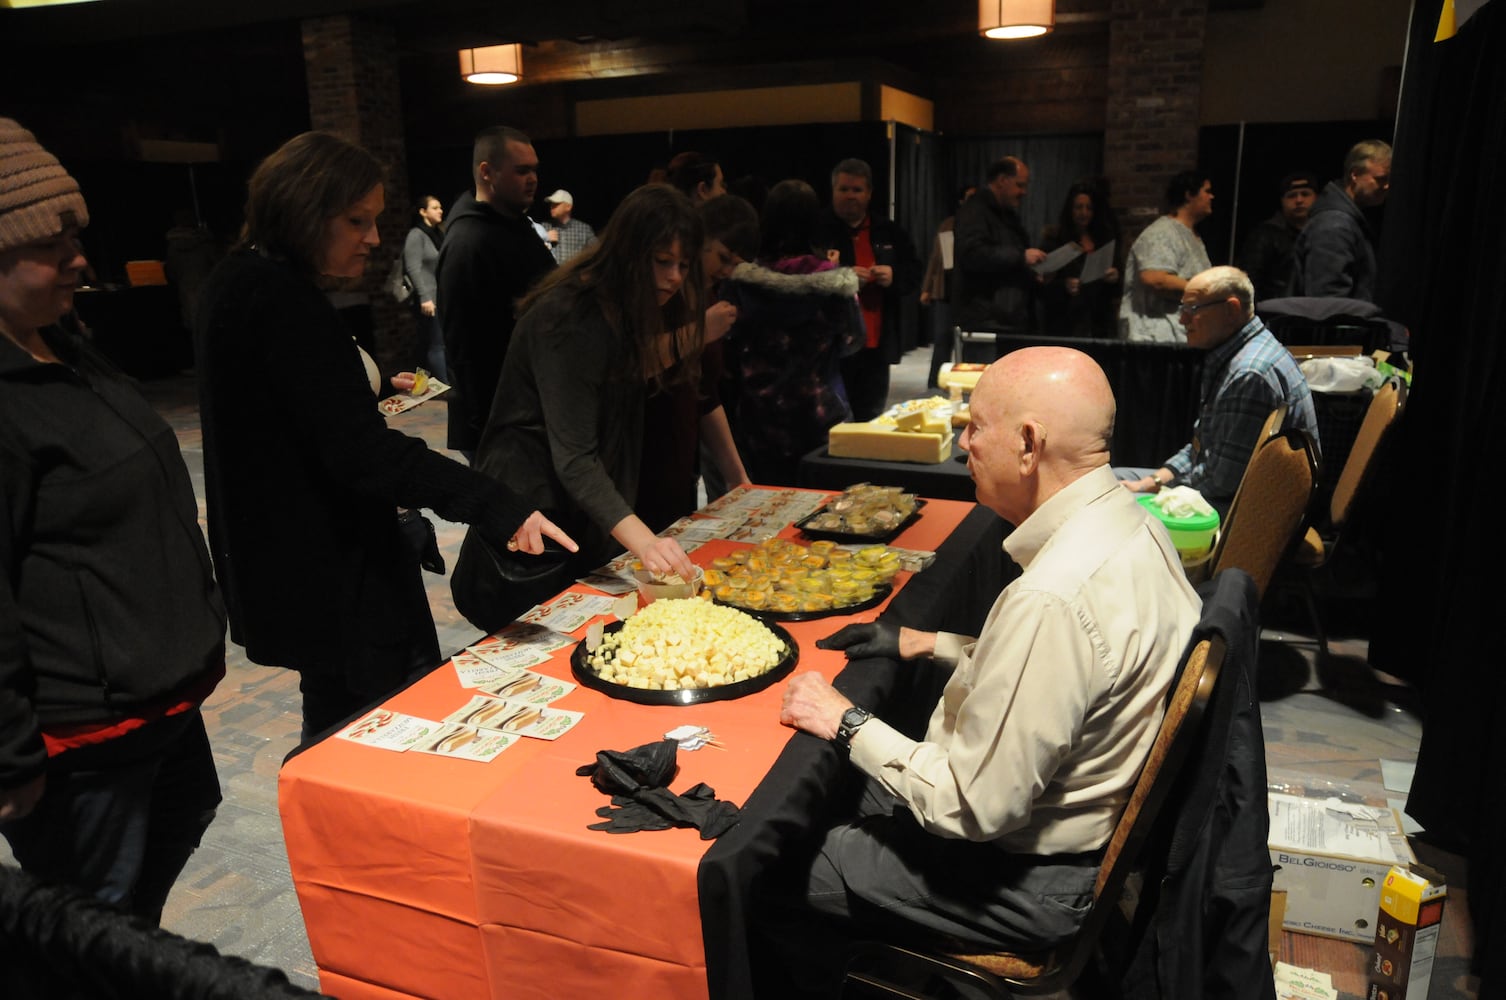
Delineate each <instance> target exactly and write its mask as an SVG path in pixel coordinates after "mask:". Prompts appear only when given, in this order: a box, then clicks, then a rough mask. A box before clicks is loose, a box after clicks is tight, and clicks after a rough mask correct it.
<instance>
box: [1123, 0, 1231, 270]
mask: <svg viewBox="0 0 1506 1000" xmlns="http://www.w3.org/2000/svg"><path fill="white" fill-rule="evenodd" d="M1110 11H1111V17H1112V20H1111V22H1110V25H1109V78H1108V107H1107V115H1106V121H1105V123H1104V136H1103V166H1104V173H1105V174H1106V176H1107V177H1108V178H1109V181H1110V183H1111V184H1112V186H1113V199H1114V200H1113V203H1114V206H1115V208H1116V209H1117V210H1118V212H1119V217H1120V223H1121V224H1122V226H1123V228H1124V239H1126V240H1133V239H1134V238H1135V237H1136V236H1138V235H1139V233H1140V230H1142V229H1144V228H1145V227H1146V226H1147V225H1149V224H1150V223H1151V222H1152V221H1154V220H1155V217H1156V215H1157V214H1158V213H1159V211H1160V204H1161V196H1162V195H1163V194H1164V193H1165V190H1166V182H1167V181H1169V180H1170V179H1171V177H1172V175H1173V174H1175V173H1177V172H1178V171H1181V170H1190V169H1192V168H1193V167H1194V166H1195V165H1196V163H1197V141H1198V111H1199V106H1200V104H1201V101H1202V83H1201V81H1202V74H1203V37H1204V34H1205V31H1206V27H1207V18H1208V4H1207V0H1112V3H1111V7H1110Z"/></svg>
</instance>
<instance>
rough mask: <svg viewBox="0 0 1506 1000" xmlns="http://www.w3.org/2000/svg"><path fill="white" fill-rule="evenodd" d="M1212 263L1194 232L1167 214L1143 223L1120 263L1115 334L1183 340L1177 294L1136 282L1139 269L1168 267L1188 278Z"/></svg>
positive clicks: (1130, 337) (1126, 338)
mask: <svg viewBox="0 0 1506 1000" xmlns="http://www.w3.org/2000/svg"><path fill="white" fill-rule="evenodd" d="M1212 266H1213V265H1212V264H1210V263H1209V262H1208V249H1207V248H1206V247H1205V246H1203V241H1202V239H1201V238H1200V237H1199V236H1198V234H1197V233H1195V232H1193V231H1192V230H1191V229H1189V228H1187V227H1186V226H1184V225H1182V224H1181V223H1180V222H1178V221H1177V220H1176V219H1174V218H1172V217H1171V216H1169V215H1163V216H1161V217H1160V218H1159V219H1157V220H1156V221H1155V222H1152V223H1151V224H1150V225H1148V226H1146V227H1145V232H1143V233H1141V234H1140V237H1139V238H1138V239H1136V240H1135V242H1134V243H1133V244H1132V245H1131V246H1130V252H1129V259H1128V260H1126V261H1125V263H1124V272H1125V281H1124V293H1123V295H1122V296H1121V298H1120V300H1119V336H1120V337H1121V338H1123V339H1125V340H1138V341H1161V342H1163V343H1174V344H1185V343H1187V331H1186V330H1183V329H1182V324H1181V323H1180V322H1178V320H1177V310H1178V309H1180V308H1181V303H1180V301H1179V299H1178V298H1167V297H1166V296H1165V295H1162V294H1161V293H1159V292H1156V291H1154V290H1152V289H1150V288H1148V287H1147V286H1145V285H1143V284H1141V282H1140V272H1141V271H1168V272H1170V273H1172V274H1175V275H1176V276H1177V277H1179V278H1192V277H1195V276H1196V275H1198V274H1200V273H1201V272H1203V271H1206V270H1208V268H1210V267H1212Z"/></svg>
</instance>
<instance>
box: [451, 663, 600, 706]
mask: <svg viewBox="0 0 1506 1000" xmlns="http://www.w3.org/2000/svg"><path fill="white" fill-rule="evenodd" d="M472 686H473V687H475V688H476V690H478V691H481V692H482V693H484V694H488V695H491V696H492V697H493V698H506V699H508V700H509V701H521V702H526V703H528V704H530V705H547V704H549V703H550V702H554V701H559V700H560V699H561V698H563V697H564V696H565V695H567V694H569V693H570V692H571V691H574V690H575V685H574V684H572V683H571V682H569V681H562V680H556V679H555V678H553V677H548V676H546V675H544V674H536V673H534V672H533V671H531V670H515V671H513V672H512V673H510V674H507V675H506V676H503V677H499V678H498V679H496V680H494V681H489V682H488V683H486V684H475V685H472Z"/></svg>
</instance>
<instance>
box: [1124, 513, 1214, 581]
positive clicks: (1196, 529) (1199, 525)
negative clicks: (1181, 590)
mask: <svg viewBox="0 0 1506 1000" xmlns="http://www.w3.org/2000/svg"><path fill="white" fill-rule="evenodd" d="M1140 505H1141V506H1142V507H1144V508H1145V509H1146V510H1148V511H1150V512H1151V514H1152V515H1154V516H1155V517H1156V519H1157V520H1159V521H1160V522H1161V523H1162V524H1164V525H1166V530H1167V531H1169V532H1171V544H1172V545H1174V546H1176V550H1177V555H1179V556H1181V557H1182V565H1183V566H1187V565H1190V564H1192V563H1195V562H1198V561H1199V560H1202V559H1206V558H1207V557H1208V554H1209V553H1210V552H1212V551H1213V539H1214V537H1215V536H1216V535H1217V534H1218V511H1214V512H1213V513H1211V514H1193V515H1190V516H1188V517H1172V516H1170V515H1169V514H1167V513H1166V512H1165V511H1163V510H1161V508H1160V507H1158V506H1156V498H1155V497H1154V496H1143V497H1141V498H1140Z"/></svg>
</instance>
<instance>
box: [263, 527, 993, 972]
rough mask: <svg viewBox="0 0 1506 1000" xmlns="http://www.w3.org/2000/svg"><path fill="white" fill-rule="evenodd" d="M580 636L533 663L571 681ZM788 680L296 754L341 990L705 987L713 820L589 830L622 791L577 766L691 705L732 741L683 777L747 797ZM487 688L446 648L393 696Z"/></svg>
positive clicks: (780, 736)
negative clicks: (501, 736)
mask: <svg viewBox="0 0 1506 1000" xmlns="http://www.w3.org/2000/svg"><path fill="white" fill-rule="evenodd" d="M972 507H973V505H972V504H968V503H961V502H958V501H949V500H933V501H931V502H930V503H929V504H928V505H927V506H926V508H925V512H924V514H923V516H922V517H921V518H920V519H919V520H918V521H916V522H915V523H914V524H913V525H911V526H910V528H908V529H907V530H906V531H905V532H904V533H903V534H901V535H900V536H899V537H898V538H896V539H895V540H894V542H893V543H892V544H894V545H896V546H899V547H902V548H911V549H932V550H934V549H935V548H936V547H937V546H938V545H939V544H940V543H941V542H942V541H943V540H944V539H945V538H946V536H947V535H948V534H950V533H951V531H952V530H953V529H954V528H955V527H956V526H957V525H958V524H959V523H960V522H961V520H962V518H963V517H964V516H965V515H966V514H967V512H968V511H969V510H971V509H972ZM786 533H788V534H793V531H790V530H787V532H786ZM736 547H739V546H738V545H737V544H736V543H731V542H722V541H715V542H709V543H707V544H706V545H704V546H702V547H701V548H700V549H698V550H696V551H695V552H694V553H692V558H693V559H694V560H695V561H697V562H699V563H703V564H704V563H709V561H710V560H711V559H712V558H714V557H715V556H717V555H720V554H723V553H724V552H726V551H728V550H730V549H732V548H736ZM907 579H908V574H901V576H900V577H899V578H898V585H897V586H896V591H897V590H899V589H900V587H902V586H903V584H904V583H905V582H906V581H907ZM578 589H582V590H585V589H586V588H583V587H579V588H578ZM891 600H892V597H891ZM882 610H883V607H882V606H881V607H878V608H873V609H870V610H868V611H865V612H861V613H859V614H856V615H852V616H849V617H836V618H828V619H821V620H818V621H814V622H800V623H791V624H786V625H785V628H787V629H788V630H789V632H790V634H791V635H792V636H793V637H794V638H795V640H796V642H797V643H798V644H799V646H800V663H799V666H798V667H797V669H799V670H819V671H821V672H822V673H823V674H825V675H826V676H827V677H828V678H831V677H834V676H835V675H836V673H837V672H838V671H839V670H840V669H841V668H842V666H843V664H844V662H845V661H844V659H843V657H842V655H841V654H840V653H834V652H827V651H823V650H818V649H816V648H815V646H814V641H815V640H816V639H818V638H820V637H821V636H823V635H826V634H828V633H830V632H832V631H834V630H835V629H836V628H838V627H840V625H842V624H843V623H845V622H847V621H853V620H858V621H867V620H871V619H872V618H874V617H876V616H877V615H878V614H879V613H880V612H881V611H882ZM583 635H584V629H582V630H581V631H580V632H578V633H576V636H575V637H576V638H580V637H581V636H583ZM569 653H570V649H569V648H567V649H563V650H560V651H558V652H557V653H556V654H555V655H554V658H553V659H552V660H551V661H550V662H549V663H547V664H544V665H542V666H539V667H535V668H533V669H535V670H537V671H539V672H542V673H548V674H552V675H554V676H557V677H561V678H566V679H570V678H571V673H570V663H569ZM783 688H784V685H783V684H781V683H776V684H774V685H772V686H770V687H769V688H766V689H765V690H763V691H761V692H758V693H756V694H753V695H749V696H746V697H743V698H739V699H737V700H735V701H723V702H712V703H709V704H705V705H697V706H689V707H678V706H646V705H637V704H633V703H630V702H626V701H619V700H616V699H613V698H610V697H608V696H607V695H605V694H602V693H600V692H597V691H593V690H591V689H589V688H586V687H583V686H582V687H578V688H577V689H576V690H575V691H573V692H571V693H570V694H569V695H568V696H566V697H565V698H564V699H562V700H561V701H560V702H559V703H557V704H558V707H560V708H568V709H573V710H576V711H581V712H584V713H585V718H584V719H583V720H582V721H581V723H580V724H579V725H577V726H576V727H575V728H574V729H573V730H571V731H570V732H568V733H566V734H565V735H564V736H562V737H561V738H560V739H558V740H556V741H554V742H552V743H551V742H547V741H542V740H530V739H524V740H520V741H518V743H516V744H515V745H513V746H512V747H510V748H508V749H507V751H505V752H504V753H503V754H501V755H500V756H498V757H497V758H496V759H494V760H493V761H491V762H489V763H479V762H473V761H463V760H453V759H449V758H444V757H437V756H433V755H429V754H421V753H414V752H410V753H391V752H387V751H382V750H378V749H373V748H371V747H367V746H362V745H358V744H355V743H351V742H348V741H345V740H340V739H327V740H325V741H323V742H322V743H319V744H317V745H315V746H313V747H310V748H308V749H307V750H305V751H304V752H303V753H301V754H299V755H298V756H297V757H295V758H293V759H292V760H291V761H289V762H288V763H287V765H286V766H284V768H283V769H282V773H281V776H280V779H279V805H280V809H281V813H282V821H283V833H284V837H285V838H286V841H287V848H288V861H289V864H290V867H291V869H292V875H293V882H294V885H295V886H296V888H297V890H298V898H299V902H300V904H301V905H302V908H303V916H304V923H305V924H306V925H307V928H308V936H309V943H310V945H311V946H312V949H313V953H314V959H315V961H316V962H317V963H318V965H319V969H320V975H321V985H322V987H323V988H324V989H325V990H326V991H327V992H330V993H333V994H335V995H338V996H341V997H347V998H350V997H368V998H382V1000H392V998H396V997H408V996H411V997H455V998H475V997H509V998H515V997H516V998H523V997H539V998H546V997H547V998H557V997H562V996H587V995H593V994H597V995H604V994H606V993H611V992H617V991H619V990H620V989H621V988H622V986H623V985H624V984H626V983H631V984H632V990H633V993H634V994H635V995H639V996H654V997H662V998H677V997H685V998H702V997H705V996H706V993H707V989H706V979H705V953H704V949H703V946H702V941H701V934H700V915H699V910H698V907H697V898H696V868H697V865H698V864H699V862H700V859H701V855H702V854H703V853H704V852H705V850H706V847H707V843H706V842H705V841H702V840H701V839H700V836H699V834H698V832H697V831H695V830H666V831H662V832H651V833H639V834H630V835H625V836H612V835H608V834H605V833H601V832H598V831H594V830H588V829H586V826H587V824H588V823H591V822H595V821H596V816H595V810H596V809H597V808H598V807H600V806H602V805H605V804H606V803H607V799H606V797H605V796H604V795H602V794H601V793H600V792H599V791H597V790H596V788H595V787H593V786H592V785H591V783H590V781H589V780H587V779H586V778H582V777H578V776H577V775H576V774H575V769H576V768H577V767H579V766H580V765H581V764H585V763H588V762H590V761H591V760H593V759H594V756H595V753H596V751H597V750H601V749H608V748H611V749H626V748H628V747H632V746H637V745H639V744H641V743H647V742H650V741H653V740H657V739H660V738H661V737H662V736H663V734H664V732H665V731H666V730H668V729H671V728H673V727H674V726H677V725H680V724H682V723H687V722H690V723H694V724H696V725H704V726H708V727H710V729H711V730H712V732H714V733H716V734H717V736H718V738H719V740H720V741H721V742H722V743H723V744H724V745H725V746H726V749H725V750H717V749H714V748H707V749H703V750H699V751H696V752H694V753H682V754H680V755H679V764H680V771H679V773H678V775H676V777H675V780H674V782H673V784H672V785H671V788H672V789H673V790H675V791H683V790H685V789H686V788H689V787H690V786H691V785H693V784H695V783H696V782H700V781H704V782H706V783H707V784H709V785H711V786H712V787H713V788H715V789H716V791H717V795H718V797H719V798H722V799H726V800H729V801H732V802H736V803H741V802H743V801H744V800H745V799H746V798H747V796H748V794H749V793H750V792H751V791H752V790H753V788H754V786H756V785H757V784H758V782H759V780H760V779H761V778H762V777H763V776H764V773H765V772H766V771H767V770H768V768H769V766H770V764H771V763H772V762H773V760H774V759H775V757H777V756H778V754H779V751H780V750H781V749H782V748H783V746H784V744H785V742H786V741H787V740H788V738H789V736H790V731H789V730H788V729H785V728H783V727H781V726H780V725H779V723H778V718H779V703H780V698H781V696H782V694H783ZM469 697H470V692H469V691H467V690H466V689H464V688H462V687H461V686H460V683H459V681H458V680H457V679H456V676H455V672H454V670H453V669H452V668H451V667H450V666H449V665H448V664H446V665H444V666H442V667H440V668H438V669H436V670H435V671H434V672H433V673H431V674H429V675H428V676H427V677H425V678H424V679H423V680H421V681H419V682H418V683H416V684H414V685H413V686H412V687H410V688H408V689H407V690H405V691H403V692H401V693H400V694H398V695H396V696H394V697H393V698H391V699H389V700H388V701H387V702H385V703H384V706H385V707H387V708H390V709H393V710H396V711H399V712H405V713H407V714H410V715H416V716H420V717H423V718H430V719H437V718H440V717H442V716H443V715H446V714H448V713H449V712H451V711H453V710H454V709H456V708H458V707H459V706H460V705H461V704H463V703H464V702H465V701H466V699H467V698H469Z"/></svg>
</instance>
